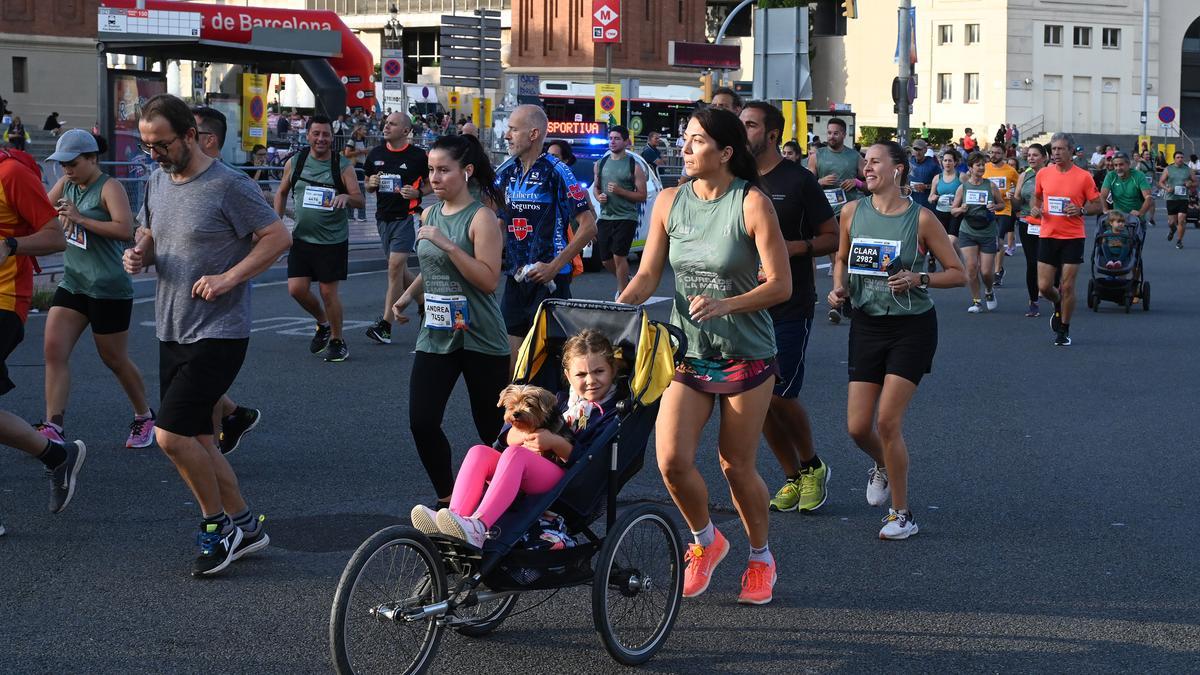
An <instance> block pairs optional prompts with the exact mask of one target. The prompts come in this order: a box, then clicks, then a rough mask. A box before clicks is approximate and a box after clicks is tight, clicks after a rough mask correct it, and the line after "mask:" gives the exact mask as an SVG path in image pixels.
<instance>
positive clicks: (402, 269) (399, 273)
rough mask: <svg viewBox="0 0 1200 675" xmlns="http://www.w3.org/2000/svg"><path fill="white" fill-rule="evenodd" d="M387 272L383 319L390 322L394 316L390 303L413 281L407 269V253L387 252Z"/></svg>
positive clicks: (392, 303) (394, 301)
mask: <svg viewBox="0 0 1200 675" xmlns="http://www.w3.org/2000/svg"><path fill="white" fill-rule="evenodd" d="M387 274H388V286H387V297H386V298H384V306H383V320H384V321H388V322H391V321H394V320H395V318H396V317H395V316H393V315H392V305H394V304H396V299H397V298H399V297H400V295H401V294H402V293H404V289H406V288H408V286H409V284H411V283H412V282H413V278H414V277H413V275H412V273H411V272H409V271H408V254H407V253H389V254H388V270H387Z"/></svg>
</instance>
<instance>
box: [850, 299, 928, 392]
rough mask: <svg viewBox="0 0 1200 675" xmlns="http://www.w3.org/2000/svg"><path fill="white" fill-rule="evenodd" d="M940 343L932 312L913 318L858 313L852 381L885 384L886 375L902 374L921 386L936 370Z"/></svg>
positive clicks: (852, 326)
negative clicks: (935, 360) (925, 376)
mask: <svg viewBox="0 0 1200 675" xmlns="http://www.w3.org/2000/svg"><path fill="white" fill-rule="evenodd" d="M937 340H938V330H937V313H936V312H935V311H934V310H932V309H931V310H929V311H928V312H925V313H924V314H916V315H912V316H869V315H867V314H864V313H863V312H860V311H857V310H856V311H855V312H854V317H853V319H852V320H851V321H850V358H849V365H848V370H849V375H850V381H851V382H872V383H874V384H878V385H882V384H883V379H884V377H885V376H887V375H898V376H900V377H903V378H904V379H906V380H908V381H910V382H912V383H913V384H920V383H921V377H922V376H924V375H925V374H926V373H929V372H931V371H932V370H933V355H934V353H935V352H936V351H937Z"/></svg>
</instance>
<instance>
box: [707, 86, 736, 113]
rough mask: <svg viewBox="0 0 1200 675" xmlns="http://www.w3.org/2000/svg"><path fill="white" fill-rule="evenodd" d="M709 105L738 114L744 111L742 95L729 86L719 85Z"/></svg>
mask: <svg viewBox="0 0 1200 675" xmlns="http://www.w3.org/2000/svg"><path fill="white" fill-rule="evenodd" d="M708 105H710V106H712V107H713V108H720V109H721V110H728V111H729V112H731V113H733V114H734V115H737V114H739V113H741V112H742V97H741V96H738V93H737V92H736V91H734V90H732V89H730V88H729V87H717V88H716V90H715V91H713V95H712V100H711V101H710V102H709V104H708Z"/></svg>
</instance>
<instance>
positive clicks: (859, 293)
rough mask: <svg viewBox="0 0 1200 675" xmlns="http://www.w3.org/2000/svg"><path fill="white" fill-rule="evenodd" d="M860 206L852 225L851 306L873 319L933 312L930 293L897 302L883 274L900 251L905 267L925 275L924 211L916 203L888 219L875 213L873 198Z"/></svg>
mask: <svg viewBox="0 0 1200 675" xmlns="http://www.w3.org/2000/svg"><path fill="white" fill-rule="evenodd" d="M857 204H858V205H857V206H856V207H854V218H853V220H851V221H850V302H851V304H852V305H853V306H854V308H855V309H856V310H858V311H861V312H864V313H866V314H869V315H871V316H911V315H915V314H924V313H925V312H928V311H929V310H931V309H933V300H931V299H930V298H929V291H927V290H923V289H920V288H915V287H914V288H913V289H912V290H910V291H908V292H907V293H896V294H895V297H894V298H893V297H892V291H891V289H889V288H888V285H887V280H888V277H887V273H886V272H884V271H883V270H885V269H886V268H887V264H886V263H887V262H890V261H891V260H892V259H894V258H895V257H897V256H896V249H897V248H898V249H899V256H898V257H899V259H900V266H901V267H903V268H904V269H906V270H912V271H913V272H916V273H918V274H920V273H921V272H924V271H925V255H924V254H919V252H918V251H917V224H918V222H919V219H920V215H921V207H920V206H918V205H917V204H916V203H915V202H913V203H911V204H909V206H908V208H907V209H905V210H904V212H903V213H898V214H896V215H894V216H885V215H883V214H881V213H879V212H878V211H876V210H875V207H874V205H872V204H871V198H870V197H863V198H862V199H859V200H858V202H857Z"/></svg>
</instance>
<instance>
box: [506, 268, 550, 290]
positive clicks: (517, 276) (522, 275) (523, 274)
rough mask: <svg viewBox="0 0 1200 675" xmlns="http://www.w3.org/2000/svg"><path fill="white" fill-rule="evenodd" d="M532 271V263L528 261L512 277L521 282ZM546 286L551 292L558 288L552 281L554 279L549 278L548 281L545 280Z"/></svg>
mask: <svg viewBox="0 0 1200 675" xmlns="http://www.w3.org/2000/svg"><path fill="white" fill-rule="evenodd" d="M532 271H533V263H529V264H528V265H526V266H524V267H522V268H521V269H519V270H517V273H516V274H514V275H513V279H516V280H517V281H518V282H522V283H523V282H524V281H525V279H526V278H527V277H528V276H529V273H530V272H532ZM546 288H547V289H549V290H550V292H551V293H553V292H554V289H556V288H558V284H556V283H554V280H553V279H551V280H550V281H547V282H546Z"/></svg>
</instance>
